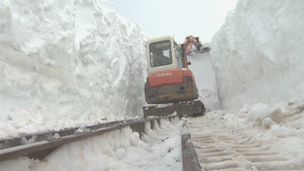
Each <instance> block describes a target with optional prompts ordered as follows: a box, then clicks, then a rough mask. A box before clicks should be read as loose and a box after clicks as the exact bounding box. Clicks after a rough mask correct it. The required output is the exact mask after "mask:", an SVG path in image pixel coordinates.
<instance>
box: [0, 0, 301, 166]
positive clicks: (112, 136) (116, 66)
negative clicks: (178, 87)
mask: <svg viewBox="0 0 304 171" xmlns="http://www.w3.org/2000/svg"><path fill="white" fill-rule="evenodd" d="M303 7H304V2H302V1H301V0H298V1H292V2H289V1H284V0H282V1H267V2H265V1H262V0H256V1H247V0H242V1H238V3H237V6H236V8H235V10H234V11H231V12H230V13H229V14H228V16H227V18H226V21H225V23H224V25H223V26H222V28H221V29H220V30H219V31H218V32H217V33H216V35H215V36H214V38H213V40H212V42H211V55H210V54H209V53H203V54H194V55H192V56H190V57H189V59H190V61H191V62H192V65H190V69H192V70H193V72H194V75H195V79H196V82H197V84H198V88H199V92H200V97H199V98H200V99H201V100H202V101H203V102H204V103H205V105H206V107H207V109H208V113H206V115H205V116H204V117H208V118H209V119H211V120H213V121H214V123H218V124H222V125H223V126H225V127H226V128H227V131H229V130H237V129H242V130H248V135H252V136H256V137H260V138H261V139H262V140H264V141H265V142H267V143H269V145H271V146H274V148H275V149H276V150H277V151H279V152H281V153H283V154H285V155H286V156H288V157H289V158H292V159H294V161H296V164H297V166H298V167H301V166H303V163H304V152H302V151H304V150H303V149H304V148H303V147H304V143H303V142H304V141H303V135H304V134H303V131H304V125H303V123H304V121H303V119H304V117H303V110H304V101H303V99H301V98H302V96H303V92H304V89H303V80H304V79H303V74H302V70H303V69H302V68H303V67H302V65H303V64H304V62H303V60H302V58H301V54H303V53H304V52H303V50H302V49H301V46H302V45H304V41H303V40H304V39H303V36H304V28H303V26H304V22H303V21H304V20H303V16H304V15H303V13H304V12H303V10H302V9H304V8H303ZM116 9H117V6H116V5H115V4H113V3H111V2H109V1H103V0H99V1H95V0H91V1H80V0H74V1H60V0H55V1H41V2H40V1H39V2H32V1H29V2H25V1H18V0H3V1H1V2H0V16H1V17H0V68H1V72H0V79H1V81H0V108H1V111H0V139H5V138H9V137H15V136H22V135H24V134H26V133H32V132H37V131H46V130H53V129H55V130H58V129H62V128H68V127H73V126H83V125H91V124H94V123H100V122H107V121H110V120H115V119H124V118H130V117H142V106H143V105H144V104H145V102H144V94H143V85H144V81H145V78H146V59H145V47H144V41H145V40H147V39H148V37H147V36H146V35H145V34H144V33H142V32H141V29H140V26H138V25H137V24H136V23H134V22H130V21H128V20H127V19H125V18H123V17H122V16H120V15H119V14H117V13H116ZM202 31H203V28H202ZM189 34H191V33H189ZM185 36H188V35H185ZM220 107H221V109H222V110H219V109H220ZM204 117H202V118H200V119H204ZM183 121H184V120H182V121H176V122H174V123H169V122H166V121H164V122H163V123H162V124H160V126H159V127H158V129H156V130H148V131H147V134H146V135H144V136H143V137H142V138H141V139H140V138H139V135H138V134H137V133H133V132H132V131H131V129H130V128H128V127H126V128H124V129H122V130H120V131H114V132H110V133H106V134H104V135H102V136H98V137H93V138H90V139H86V140H82V141H78V142H74V143H71V144H67V145H64V146H61V147H60V148H58V149H57V150H56V151H55V152H53V153H52V154H51V155H49V156H47V158H46V159H45V160H42V161H38V160H32V159H28V158H27V157H21V158H18V159H13V160H8V161H2V162H0V170H71V169H73V170H77V169H78V170H181V168H182V164H181V156H180V155H181V152H180V134H181V132H182V128H181V127H182V123H183ZM249 131H250V132H249ZM302 168H304V166H303V167H302Z"/></svg>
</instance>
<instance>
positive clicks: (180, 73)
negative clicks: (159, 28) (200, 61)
mask: <svg viewBox="0 0 304 171" xmlns="http://www.w3.org/2000/svg"><path fill="white" fill-rule="evenodd" d="M193 45H194V46H200V44H199V41H198V38H195V37H193V36H188V37H186V40H185V42H184V43H183V44H181V45H180V44H178V43H177V42H176V41H175V40H174V39H173V38H172V37H171V36H164V37H159V38H154V39H151V40H149V41H147V42H146V56H147V71H148V77H147V81H146V83H145V99H146V102H147V103H148V104H149V105H147V106H145V107H143V110H144V117H149V116H165V115H171V114H175V112H176V115H181V116H184V115H202V114H203V113H204V111H205V108H204V104H203V103H202V102H201V101H200V100H196V99H197V98H198V97H199V94H198V89H197V87H196V83H195V78H194V76H193V74H192V72H191V70H190V69H189V68H188V65H189V64H191V63H190V62H188V58H187V55H188V54H189V53H190V49H191V48H192V46H193Z"/></svg>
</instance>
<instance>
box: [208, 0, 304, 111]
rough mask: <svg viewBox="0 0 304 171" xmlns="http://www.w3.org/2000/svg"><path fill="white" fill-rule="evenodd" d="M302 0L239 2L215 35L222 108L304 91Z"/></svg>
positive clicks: (300, 94)
mask: <svg viewBox="0 0 304 171" xmlns="http://www.w3.org/2000/svg"><path fill="white" fill-rule="evenodd" d="M303 8H304V2H303V1H301V0H296V1H284V0H281V1H266V2H265V1H263V0H256V1H246V0H244V1H238V3H237V6H236V8H235V10H234V11H231V12H230V13H229V14H228V16H227V17H226V21H225V24H224V25H223V26H222V28H221V29H220V30H219V31H218V32H217V33H216V34H215V36H214V37H213V39H212V49H211V54H212V62H213V66H214V70H215V74H216V79H217V84H218V90H219V99H220V101H221V106H222V107H223V109H230V110H233V111H237V110H238V109H239V108H241V107H242V106H243V104H244V103H250V104H253V103H258V102H263V103H269V102H270V103H275V102H277V101H280V100H283V101H289V100H290V99H292V98H297V97H298V98H302V97H303V95H304V75H303V72H304V67H303V65H304V58H303V54H304V49H303V48H302V47H303V45H304V39H303V37H304V20H303V19H304V18H303V17H304V11H303Z"/></svg>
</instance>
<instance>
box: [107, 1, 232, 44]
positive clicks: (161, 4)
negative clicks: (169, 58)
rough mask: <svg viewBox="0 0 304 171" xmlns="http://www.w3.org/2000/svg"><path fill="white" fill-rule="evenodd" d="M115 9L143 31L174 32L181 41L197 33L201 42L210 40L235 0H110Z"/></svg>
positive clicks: (153, 33)
mask: <svg viewBox="0 0 304 171" xmlns="http://www.w3.org/2000/svg"><path fill="white" fill-rule="evenodd" d="M111 2H113V3H115V4H116V5H117V6H118V9H117V12H118V13H119V14H121V15H122V16H124V17H125V18H127V19H128V20H130V21H134V22H136V23H137V24H138V25H139V26H140V27H141V29H142V31H143V32H144V33H146V34H149V35H152V36H155V37H159V36H165V35H171V36H174V38H175V39H176V40H177V41H178V42H180V43H182V42H183V41H184V40H185V37H187V36H189V35H193V36H198V37H200V40H201V42H202V43H204V42H211V39H212V37H213V35H214V33H215V32H216V31H218V30H219V29H220V28H221V26H222V25H223V23H224V22H225V17H226V15H227V13H228V11H230V10H233V9H234V8H235V6H236V3H237V0H213V1H210V0H188V1H184V0H153V1H152V0H150V1H149V0H128V1H125V0H111Z"/></svg>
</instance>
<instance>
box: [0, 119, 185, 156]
mask: <svg viewBox="0 0 304 171" xmlns="http://www.w3.org/2000/svg"><path fill="white" fill-rule="evenodd" d="M175 117H179V116H166V117H154V118H145V119H131V120H122V121H113V122H108V123H100V124H97V125H92V126H86V127H75V128H69V129H64V130H59V131H49V132H41V133H35V134H29V135H24V136H21V137H16V138H12V139H4V140H0V161H4V160H7V159H13V158H17V157H19V156H28V157H29V158H34V159H43V158H44V157H45V156H47V155H48V154H50V153H51V152H52V151H53V150H55V149H56V148H57V147H59V146H61V145H64V144H68V143H71V142H74V141H78V140H82V139H86V138H89V137H93V136H98V135H102V134H104V133H105V132H109V131H113V130H117V129H121V128H123V127H127V126H129V127H130V128H131V129H132V130H133V131H135V132H139V133H140V135H141V133H143V132H145V126H147V125H149V126H150V128H151V129H153V128H154V123H155V122H158V123H160V122H161V120H162V119H166V120H169V121H171V120H173V119H175ZM147 123H149V124H147Z"/></svg>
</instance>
